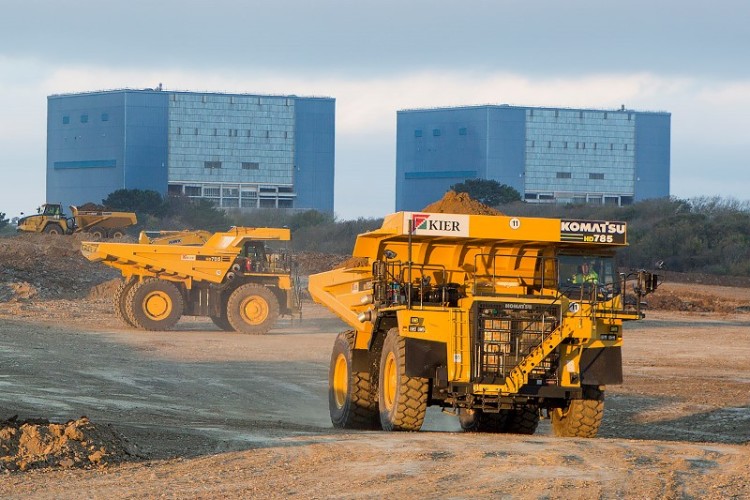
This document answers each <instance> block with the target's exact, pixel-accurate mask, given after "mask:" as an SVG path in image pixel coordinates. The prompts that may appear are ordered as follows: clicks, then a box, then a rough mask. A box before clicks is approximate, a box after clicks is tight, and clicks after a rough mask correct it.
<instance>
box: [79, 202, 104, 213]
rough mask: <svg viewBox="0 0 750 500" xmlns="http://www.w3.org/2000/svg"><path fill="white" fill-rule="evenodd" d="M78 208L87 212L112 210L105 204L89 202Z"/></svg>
mask: <svg viewBox="0 0 750 500" xmlns="http://www.w3.org/2000/svg"><path fill="white" fill-rule="evenodd" d="M78 210H83V211H85V212H111V210H110V209H109V208H107V207H105V206H104V205H97V204H96V203H92V202H88V203H84V204H83V205H79V206H78Z"/></svg>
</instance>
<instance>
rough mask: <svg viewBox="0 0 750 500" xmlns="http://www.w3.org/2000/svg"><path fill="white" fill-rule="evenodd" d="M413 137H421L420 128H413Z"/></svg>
mask: <svg viewBox="0 0 750 500" xmlns="http://www.w3.org/2000/svg"><path fill="white" fill-rule="evenodd" d="M414 137H422V131H421V130H415V131H414Z"/></svg>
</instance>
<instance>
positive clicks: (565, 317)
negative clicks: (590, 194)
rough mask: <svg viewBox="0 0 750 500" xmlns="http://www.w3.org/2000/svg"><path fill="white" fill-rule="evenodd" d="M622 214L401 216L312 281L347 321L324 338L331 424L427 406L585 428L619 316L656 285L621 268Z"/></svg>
mask: <svg viewBox="0 0 750 500" xmlns="http://www.w3.org/2000/svg"><path fill="white" fill-rule="evenodd" d="M626 244H627V225H626V223H624V222H611V221H583V220H565V219H543V218H528V217H507V216H485V215H459V214H445V213H439V214H438V213H415V212H399V213H395V214H392V215H390V216H388V217H386V218H385V220H384V222H383V225H382V227H381V228H380V229H378V230H375V231H372V232H369V233H365V234H361V235H359V236H358V238H357V241H356V244H355V246H354V251H353V257H354V258H353V259H350V263H349V264H350V265H349V266H345V267H342V268H339V269H334V270H332V271H328V272H324V273H320V274H316V275H312V276H310V280H309V291H310V294H311V295H312V297H313V299H314V300H315V301H317V302H319V303H322V304H324V305H325V306H327V307H328V308H329V309H331V310H332V311H333V312H334V313H336V314H337V315H338V316H340V317H341V318H342V319H343V320H344V321H345V322H346V323H348V324H349V325H350V326H351V330H349V331H346V332H343V333H341V334H340V335H339V336H338V337H337V339H336V341H335V344H334V347H333V352H332V356H331V364H330V373H329V409H330V415H331V420H332V422H333V425H334V426H335V427H340V428H353V429H354V428H358V429H373V428H382V429H384V430H405V431H416V430H419V429H420V427H421V426H422V423H423V420H424V417H425V412H426V409H427V407H428V406H430V405H437V406H440V407H443V408H444V409H445V410H446V411H448V412H453V413H455V414H456V415H457V416H458V418H459V421H460V424H461V427H462V428H463V429H464V430H467V431H484V432H512V433H525V434H532V433H534V432H535V431H536V428H537V425H538V423H539V420H540V417H545V418H546V417H549V418H551V421H552V428H553V429H554V432H555V433H556V434H557V435H559V436H575V437H594V436H595V435H596V434H597V431H598V429H599V426H600V423H601V420H602V415H603V410H604V394H605V387H606V386H607V385H612V384H620V383H622V349H621V347H622V343H623V327H622V325H623V322H624V321H628V320H638V319H641V318H642V317H643V313H642V311H641V299H642V297H643V296H644V295H646V294H648V293H650V292H652V291H653V290H654V289H656V287H657V284H658V277H657V276H656V275H654V274H651V273H649V272H646V271H633V272H628V273H620V272H618V268H617V266H616V263H615V251H616V249H617V248H619V247H623V246H625V245H626Z"/></svg>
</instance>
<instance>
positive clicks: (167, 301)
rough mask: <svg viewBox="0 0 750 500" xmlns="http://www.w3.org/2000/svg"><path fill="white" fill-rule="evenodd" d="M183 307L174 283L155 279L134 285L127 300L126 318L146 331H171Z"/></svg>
mask: <svg viewBox="0 0 750 500" xmlns="http://www.w3.org/2000/svg"><path fill="white" fill-rule="evenodd" d="M183 307H184V303H183V300H182V294H181V293H180V290H179V289H178V288H177V286H176V285H175V284H174V283H172V282H170V281H164V280H160V279H153V278H152V279H146V280H143V281H139V282H138V283H136V284H135V285H133V287H132V288H131V289H130V291H129V292H128V294H127V297H126V299H125V313H126V317H127V318H128V319H129V320H131V321H132V322H133V324H135V326H136V327H138V328H143V329H145V330H169V329H170V328H172V327H173V326H174V325H175V324H176V323H177V322H178V321H179V320H180V317H181V316H182V311H183Z"/></svg>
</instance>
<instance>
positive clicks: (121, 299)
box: [114, 277, 137, 328]
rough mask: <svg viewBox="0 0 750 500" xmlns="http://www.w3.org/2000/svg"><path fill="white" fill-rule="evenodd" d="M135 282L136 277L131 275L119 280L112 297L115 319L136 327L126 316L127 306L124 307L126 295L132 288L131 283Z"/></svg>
mask: <svg viewBox="0 0 750 500" xmlns="http://www.w3.org/2000/svg"><path fill="white" fill-rule="evenodd" d="M136 283H137V281H136V279H135V278H133V277H131V278H130V279H128V280H123V281H121V282H120V284H119V285H117V289H116V290H115V297H114V306H115V307H114V309H115V316H116V317H117V319H119V320H120V321H122V322H123V323H125V324H126V325H127V326H130V327H133V328H137V326H136V325H135V323H134V322H133V320H131V319H130V318H128V316H127V308H126V307H125V304H126V300H127V295H128V292H129V291H130V289H131V288H133V285H135V284H136Z"/></svg>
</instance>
